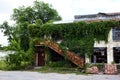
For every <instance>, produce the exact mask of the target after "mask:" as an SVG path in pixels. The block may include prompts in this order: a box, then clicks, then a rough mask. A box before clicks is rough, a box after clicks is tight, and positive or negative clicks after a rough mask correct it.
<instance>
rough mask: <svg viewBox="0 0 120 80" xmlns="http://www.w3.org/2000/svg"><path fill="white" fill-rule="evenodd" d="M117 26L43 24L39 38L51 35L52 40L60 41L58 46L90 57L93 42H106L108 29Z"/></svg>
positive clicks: (85, 23)
mask: <svg viewBox="0 0 120 80" xmlns="http://www.w3.org/2000/svg"><path fill="white" fill-rule="evenodd" d="M118 26H119V22H118V21H103V22H91V23H87V22H75V23H65V24H45V25H43V26H42V27H41V29H40V36H41V37H42V36H43V35H46V36H50V35H51V37H52V40H60V39H61V40H62V43H61V44H60V45H62V46H65V47H67V48H68V49H69V50H71V51H74V52H76V53H78V55H84V54H87V55H90V53H92V51H93V46H94V41H101V40H103V41H105V42H107V41H108V34H109V31H110V29H111V28H112V27H118Z"/></svg>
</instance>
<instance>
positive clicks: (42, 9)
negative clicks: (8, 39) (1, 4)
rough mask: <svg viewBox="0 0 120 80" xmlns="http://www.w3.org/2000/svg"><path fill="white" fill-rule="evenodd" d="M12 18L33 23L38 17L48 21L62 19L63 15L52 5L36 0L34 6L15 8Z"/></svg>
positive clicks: (18, 21) (20, 21) (19, 21)
mask: <svg viewBox="0 0 120 80" xmlns="http://www.w3.org/2000/svg"><path fill="white" fill-rule="evenodd" d="M12 19H13V20H15V21H16V22H17V23H22V22H24V21H28V22H29V23H30V24H32V23H35V21H36V20H37V19H41V20H42V22H43V23H46V22H48V21H49V20H61V17H60V16H59V15H58V12H57V11H56V10H55V9H53V8H52V6H51V5H49V4H47V3H44V2H42V1H38V0H36V1H34V4H33V6H28V7H25V6H22V7H19V8H18V9H17V8H15V9H14V10H13V15H12Z"/></svg>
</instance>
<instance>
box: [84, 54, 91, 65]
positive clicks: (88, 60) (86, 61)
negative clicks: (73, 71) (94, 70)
mask: <svg viewBox="0 0 120 80" xmlns="http://www.w3.org/2000/svg"><path fill="white" fill-rule="evenodd" d="M90 59H91V58H90V57H88V56H87V55H85V63H91V62H90Z"/></svg>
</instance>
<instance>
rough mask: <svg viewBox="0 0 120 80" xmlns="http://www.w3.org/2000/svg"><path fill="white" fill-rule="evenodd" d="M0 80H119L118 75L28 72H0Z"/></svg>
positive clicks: (119, 76)
mask: <svg viewBox="0 0 120 80" xmlns="http://www.w3.org/2000/svg"><path fill="white" fill-rule="evenodd" d="M0 80H120V75H76V74H57V73H39V72H28V71H0Z"/></svg>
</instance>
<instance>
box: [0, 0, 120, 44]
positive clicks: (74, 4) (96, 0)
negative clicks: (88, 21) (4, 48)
mask: <svg viewBox="0 0 120 80" xmlns="http://www.w3.org/2000/svg"><path fill="white" fill-rule="evenodd" d="M33 1H34V0H0V24H2V23H3V21H5V20H6V21H8V22H9V24H10V25H12V24H13V23H14V22H13V21H12V20H11V18H10V16H11V14H12V13H13V9H14V8H18V7H19V6H22V5H24V6H31V5H32V4H33ZM40 1H44V2H46V3H49V4H51V5H52V6H53V8H54V9H56V10H57V11H58V13H59V15H60V16H61V17H62V20H63V21H71V20H73V19H74V15H85V14H97V13H98V12H105V13H111V12H120V9H119V8H120V0H40ZM0 44H2V45H7V38H6V37H4V36H3V33H1V31H0Z"/></svg>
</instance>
